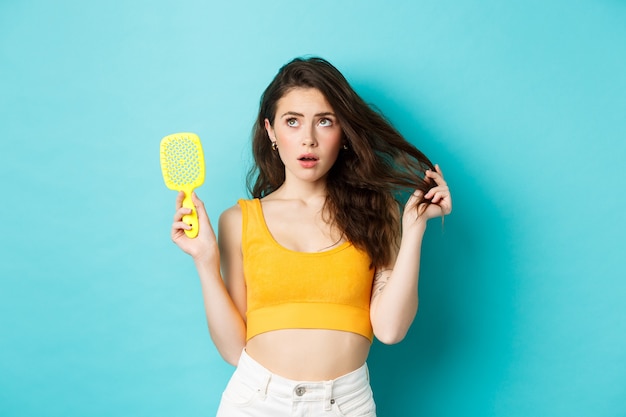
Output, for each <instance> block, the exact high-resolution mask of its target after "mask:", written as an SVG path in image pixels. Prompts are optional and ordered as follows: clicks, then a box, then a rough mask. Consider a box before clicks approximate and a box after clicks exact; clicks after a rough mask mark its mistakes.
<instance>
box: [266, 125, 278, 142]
mask: <svg viewBox="0 0 626 417" xmlns="http://www.w3.org/2000/svg"><path fill="white" fill-rule="evenodd" d="M265 131H266V132H267V136H268V137H269V138H270V141H271V142H276V135H275V134H274V128H273V127H272V124H271V123H270V121H269V119H265Z"/></svg>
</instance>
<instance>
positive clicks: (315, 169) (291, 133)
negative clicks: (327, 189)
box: [265, 88, 343, 182]
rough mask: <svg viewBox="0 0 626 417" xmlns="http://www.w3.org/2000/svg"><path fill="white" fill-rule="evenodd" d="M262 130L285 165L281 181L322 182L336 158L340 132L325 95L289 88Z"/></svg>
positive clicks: (306, 89)
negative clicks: (283, 177) (295, 179)
mask: <svg viewBox="0 0 626 417" xmlns="http://www.w3.org/2000/svg"><path fill="white" fill-rule="evenodd" d="M265 129H266V130H267V134H268V135H269V137H270V140H271V141H272V142H276V144H277V145H278V150H277V152H278V153H279V154H280V158H281V160H282V161H283V163H284V164H285V181H288V180H289V179H290V178H291V177H294V178H297V179H299V180H303V181H308V182H317V181H320V180H323V181H325V179H326V175H327V174H328V171H329V170H330V168H331V167H332V166H333V164H334V163H335V161H336V160H337V155H338V154H339V151H340V149H341V143H342V137H343V133H342V130H341V126H340V125H339V121H338V120H337V117H336V115H335V112H334V111H333V109H332V107H331V106H330V104H328V101H327V100H326V97H324V95H323V94H322V93H321V92H320V91H319V90H317V89H315V88H294V89H292V90H289V91H288V92H287V93H286V94H285V95H284V96H283V97H281V99H280V100H278V103H277V105H276V116H275V118H274V121H273V123H270V121H269V120H268V119H265Z"/></svg>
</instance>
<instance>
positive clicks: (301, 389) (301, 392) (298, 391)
mask: <svg viewBox="0 0 626 417" xmlns="http://www.w3.org/2000/svg"><path fill="white" fill-rule="evenodd" d="M305 392H306V388H305V387H297V388H296V395H297V396H298V397H302V396H303V395H304V393H305Z"/></svg>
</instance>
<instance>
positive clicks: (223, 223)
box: [172, 193, 246, 365]
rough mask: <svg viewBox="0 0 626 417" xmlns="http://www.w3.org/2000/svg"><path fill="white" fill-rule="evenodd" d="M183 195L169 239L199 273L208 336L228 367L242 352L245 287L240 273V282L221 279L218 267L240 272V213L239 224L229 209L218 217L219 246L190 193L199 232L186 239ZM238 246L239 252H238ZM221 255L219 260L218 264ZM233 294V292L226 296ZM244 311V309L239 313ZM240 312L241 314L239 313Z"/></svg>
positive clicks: (196, 201)
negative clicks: (196, 214) (187, 256)
mask: <svg viewBox="0 0 626 417" xmlns="http://www.w3.org/2000/svg"><path fill="white" fill-rule="evenodd" d="M183 197H184V194H183V193H181V194H179V196H178V198H177V200H176V207H177V210H176V214H175V216H174V224H173V225H172V240H173V241H174V242H175V243H176V244H177V245H178V246H179V247H180V248H181V249H182V250H183V251H185V252H186V253H188V254H189V255H191V257H192V258H193V260H194V263H195V265H196V269H197V270H198V276H199V277H200V283H201V286H202V295H203V298H204V309H205V312H206V318H207V323H208V326H209V333H210V334H211V339H212V340H213V343H214V344H215V347H216V348H217V350H218V351H219V352H220V355H222V357H223V358H224V359H225V360H226V361H227V362H228V363H230V364H232V365H236V364H237V362H238V360H239V356H240V354H241V350H242V349H243V347H244V345H245V338H246V324H245V321H244V319H243V314H244V313H245V288H244V290H243V302H244V305H243V307H242V305H241V300H242V291H241V285H242V284H243V273H241V274H240V279H241V283H239V284H238V283H236V281H237V280H233V281H232V282H231V281H227V283H226V284H225V282H224V280H222V275H221V272H220V265H221V267H222V269H223V270H224V273H225V276H228V277H230V275H231V272H232V275H235V276H237V275H238V273H237V272H238V270H239V271H241V267H240V266H239V267H238V266H237V265H238V262H239V265H240V260H241V249H240V247H241V246H240V245H241V212H240V211H239V222H237V219H236V217H237V212H236V211H235V210H234V208H231V209H229V210H227V211H226V212H224V213H223V214H222V216H221V217H220V243H219V245H218V242H217V239H216V237H215V233H214V232H213V228H212V227H211V223H210V221H209V218H208V215H207V213H206V209H205V208H204V204H203V203H202V201H201V200H200V199H199V198H198V197H197V196H196V195H195V193H194V194H193V196H192V198H193V202H194V205H195V207H196V210H197V212H198V223H199V232H198V236H197V237H196V238H194V239H189V238H188V237H187V236H186V235H185V232H184V230H185V229H188V228H189V226H187V225H186V224H185V223H184V222H183V221H182V217H183V215H185V214H189V212H190V210H189V209H186V208H184V207H182V200H183ZM237 244H239V249H237ZM220 255H221V261H220ZM229 291H232V293H229ZM241 308H243V310H241ZM242 311H243V313H242Z"/></svg>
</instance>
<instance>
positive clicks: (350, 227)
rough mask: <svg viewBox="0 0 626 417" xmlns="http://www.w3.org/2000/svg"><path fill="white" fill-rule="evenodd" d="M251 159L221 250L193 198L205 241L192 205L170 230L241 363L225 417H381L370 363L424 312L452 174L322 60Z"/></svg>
mask: <svg viewBox="0 0 626 417" xmlns="http://www.w3.org/2000/svg"><path fill="white" fill-rule="evenodd" d="M252 148H253V154H254V158H255V162H256V166H255V167H254V168H253V170H252V171H251V172H250V174H249V181H250V185H251V192H252V196H253V199H251V200H240V201H239V202H238V204H237V205H235V206H233V207H231V208H229V209H227V210H226V211H225V212H224V213H223V214H222V215H221V216H220V219H219V243H218V240H217V239H216V237H215V234H214V232H213V229H212V227H211V224H210V222H209V219H208V217H207V214H206V211H205V209H204V206H203V203H202V201H201V200H200V199H199V198H198V197H197V196H195V195H194V196H193V199H194V204H195V207H196V209H197V212H198V220H199V223H200V231H199V235H198V237H197V238H195V239H189V238H187V237H186V235H185V233H184V230H185V229H188V228H189V226H188V225H186V224H185V223H183V222H182V217H183V215H185V214H188V213H189V209H185V208H182V207H181V203H182V199H183V194H180V195H179V196H178V199H177V201H176V207H177V210H176V214H175V216H174V223H173V225H172V239H173V240H174V242H175V243H176V244H177V245H178V246H180V248H181V249H182V250H183V251H185V252H187V253H188V254H189V255H191V256H192V258H193V260H194V262H195V265H196V267H197V270H198V274H199V276H200V281H201V283H202V291H203V296H204V301H205V309H206V316H207V320H208V325H209V331H210V334H211V337H212V339H213V341H214V343H215V345H216V347H217V349H218V350H219V352H220V354H221V355H222V356H223V358H224V359H225V360H226V361H227V362H229V363H231V364H233V365H235V366H237V369H236V371H235V373H234V374H233V377H232V378H231V380H230V382H229V384H228V386H227V388H226V390H225V392H224V394H223V395H222V402H221V404H220V408H219V411H218V416H224V417H237V416H271V417H280V416H305V415H306V416H330V415H339V416H375V415H376V410H375V405H374V401H373V397H372V392H371V388H370V384H369V375H368V372H367V365H366V359H367V356H368V352H369V349H370V345H371V343H372V340H373V337H374V336H375V337H376V338H378V339H379V340H380V341H382V342H383V343H397V342H399V341H401V340H402V339H403V338H404V336H405V334H406V332H407V331H408V329H409V327H410V325H411V323H412V322H413V319H414V317H415V314H416V312H417V306H418V273H419V263H420V249H421V244H422V237H423V235H424V231H425V229H426V222H427V220H428V219H430V218H433V217H439V216H443V215H446V214H448V213H450V211H451V209H452V202H451V197H450V192H449V190H448V187H447V185H446V182H445V181H444V179H443V175H442V173H441V170H440V169H439V167H438V166H435V165H433V164H432V163H431V162H430V161H429V160H428V159H427V158H426V156H424V155H423V154H422V153H421V152H420V151H418V150H417V149H416V148H415V147H414V146H412V145H411V144H409V143H408V142H407V141H406V140H405V139H404V138H403V137H402V136H401V135H400V134H399V133H398V132H397V131H396V130H395V129H394V128H393V127H392V126H391V125H390V124H389V123H388V122H387V121H386V120H385V119H384V118H383V117H382V116H381V115H380V114H379V113H378V112H376V111H374V110H373V109H372V108H370V107H369V106H368V105H367V104H366V103H365V102H364V101H363V100H362V99H361V98H360V97H359V96H358V95H357V94H356V93H355V92H354V90H353V89H352V88H351V87H350V85H349V84H348V82H347V81H346V80H345V78H344V77H343V76H342V75H341V73H340V72H339V71H338V70H337V69H336V68H335V67H333V66H332V65H331V64H330V63H329V62H327V61H325V60H323V59H321V58H308V59H300V58H297V59H295V60H293V61H291V62H290V63H288V64H287V65H285V66H283V67H282V68H281V69H280V71H279V72H278V74H277V75H276V77H275V78H274V80H273V81H272V82H271V83H270V85H269V86H268V87H267V89H266V90H265V92H264V93H263V96H262V98H261V104H260V109H259V114H258V119H257V121H256V124H255V126H254V132H253V138H252ZM402 196H404V197H405V198H402ZM406 200H408V201H406ZM399 201H400V202H399ZM404 201H406V203H405V202H404Z"/></svg>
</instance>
